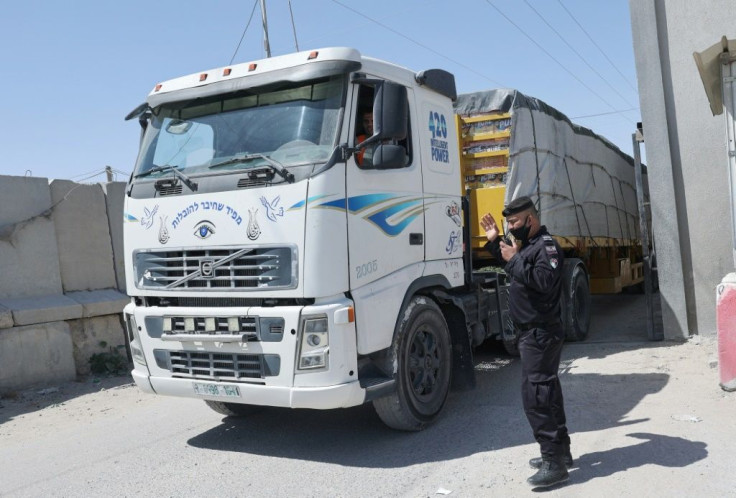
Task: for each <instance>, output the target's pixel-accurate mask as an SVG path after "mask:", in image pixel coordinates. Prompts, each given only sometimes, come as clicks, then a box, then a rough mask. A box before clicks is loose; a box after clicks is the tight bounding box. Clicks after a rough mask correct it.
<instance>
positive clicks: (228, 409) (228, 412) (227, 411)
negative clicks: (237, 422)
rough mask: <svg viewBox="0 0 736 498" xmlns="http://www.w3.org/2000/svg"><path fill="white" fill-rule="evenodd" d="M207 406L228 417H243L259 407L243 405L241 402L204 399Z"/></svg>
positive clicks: (254, 411)
mask: <svg viewBox="0 0 736 498" xmlns="http://www.w3.org/2000/svg"><path fill="white" fill-rule="evenodd" d="M205 403H206V404H207V406H209V407H210V408H212V409H213V410H215V411H216V412H217V413H219V414H220V415H225V416H228V417H245V416H246V415H251V414H253V413H256V412H258V411H259V410H260V409H261V407H260V406H254V405H243V404H241V403H223V402H222V401H210V400H205Z"/></svg>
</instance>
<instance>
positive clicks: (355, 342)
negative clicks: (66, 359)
mask: <svg viewBox="0 0 736 498" xmlns="http://www.w3.org/2000/svg"><path fill="white" fill-rule="evenodd" d="M455 99H456V90H455V81H454V77H453V76H452V75H451V74H450V73H448V72H445V71H442V70H428V71H424V72H420V73H415V72H412V71H410V70H407V69H405V68H401V67H398V66H395V65H393V64H390V63H386V62H381V61H378V60H375V59H372V58H368V57H365V56H362V55H361V54H360V53H359V52H358V51H356V50H354V49H349V48H327V49H321V50H315V51H307V52H299V53H294V54H289V55H284V56H280V57H274V58H269V59H264V60H259V61H255V62H252V63H245V64H238V65H232V66H228V67H223V68H218V69H213V70H210V71H206V72H203V73H197V74H193V75H189V76H184V77H181V78H177V79H173V80H170V81H166V82H163V83H161V84H157V85H156V86H155V88H154V89H153V91H152V92H151V93H150V94H149V96H148V98H147V100H146V102H145V103H144V104H142V105H141V106H139V107H138V108H136V109H135V110H134V111H133V112H131V113H130V114H129V115H128V117H127V118H126V119H133V118H137V119H138V121H139V122H140V124H141V126H142V128H143V131H142V135H141V148H140V153H139V157H138V160H137V164H136V167H135V170H134V172H133V174H132V175H131V178H130V181H129V184H128V186H127V190H126V194H127V195H126V201H125V213H124V217H125V223H124V238H125V264H126V275H127V277H126V278H127V288H128V293H129V294H130V295H131V297H132V302H131V303H130V304H129V305H128V306H127V307H126V308H125V312H124V314H125V319H126V323H127V328H128V339H129V342H130V349H131V355H132V357H133V361H134V370H133V372H132V374H133V378H134V379H135V382H136V384H137V385H138V386H139V387H140V388H141V389H142V390H143V391H146V392H149V393H157V394H162V395H173V396H183V397H190V398H199V399H202V400H204V401H205V402H206V403H207V404H208V405H209V406H210V407H211V408H213V409H214V410H216V411H218V412H219V413H222V414H225V415H231V416H235V415H244V414H246V413H248V412H249V411H250V410H251V409H252V407H253V406H257V405H268V406H280V407H292V408H315V409H331V408H340V407H350V406H355V405H359V404H361V403H365V402H368V401H372V402H373V405H374V407H375V409H376V411H377V413H378V415H379V416H380V418H381V419H382V420H383V421H384V422H385V423H386V424H387V425H388V426H390V427H392V428H396V429H401V430H419V429H422V428H423V427H425V426H426V425H427V424H429V423H431V422H432V421H433V420H434V419H435V418H436V417H437V416H438V415H439V414H440V412H441V410H442V408H443V405H444V404H445V401H446V399H447V395H448V392H449V391H450V389H451V387H462V386H472V385H473V384H474V377H473V360H472V351H473V347H474V346H476V345H478V344H480V343H482V342H483V341H485V340H486V339H488V338H495V339H501V340H505V343H506V344H509V345H511V344H513V339H514V337H513V334H514V332H513V327H511V326H510V323H509V320H508V316H507V303H506V289H507V287H506V285H505V284H504V276H503V275H502V274H498V273H495V272H474V271H473V265H472V262H471V258H472V251H471V248H470V244H467V243H466V241H467V240H469V239H470V235H469V234H470V232H469V225H470V222H469V220H470V217H469V211H470V210H469V209H468V206H467V202H468V201H467V199H468V198H469V197H467V196H465V195H463V194H464V192H463V188H462V181H463V180H462V178H463V174H462V171H461V161H460V154H459V145H458V137H457V133H456V130H455V118H454V111H453V101H454V100H455ZM367 110H373V116H374V134H373V136H371V137H369V138H367V139H366V140H365V141H364V142H363V143H356V137H357V136H358V135H360V134H361V133H362V132H363V130H362V129H361V120H360V117H361V116H362V114H363V113H364V112H365V111H367ZM360 148H363V149H368V150H370V151H371V154H366V156H365V158H366V159H364V161H363V162H362V164H360V165H359V164H358V162H357V161H356V154H355V153H356V151H357V150H359V149H360ZM570 271H571V270H570ZM573 301H574V302H583V304H584V300H583V301H580V299H579V298H577V299H575V300H573ZM577 312H578V311H575V310H574V311H573V314H574V313H577ZM580 313H587V310H582V311H580ZM584 326H585V327H586V331H587V323H585V324H584Z"/></svg>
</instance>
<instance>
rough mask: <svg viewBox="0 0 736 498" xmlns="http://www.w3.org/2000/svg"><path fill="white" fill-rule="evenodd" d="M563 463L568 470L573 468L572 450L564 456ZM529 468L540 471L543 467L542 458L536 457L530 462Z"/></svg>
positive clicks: (568, 450)
mask: <svg viewBox="0 0 736 498" xmlns="http://www.w3.org/2000/svg"><path fill="white" fill-rule="evenodd" d="M562 463H564V464H565V467H567V468H568V469H569V468H570V467H572V453H570V449H569V448H568V449H567V450H566V452H565V454H564V455H563V456H562ZM529 466H530V467H531V468H533V469H538V468H540V467H541V466H542V457H536V458H532V459H531V460H529Z"/></svg>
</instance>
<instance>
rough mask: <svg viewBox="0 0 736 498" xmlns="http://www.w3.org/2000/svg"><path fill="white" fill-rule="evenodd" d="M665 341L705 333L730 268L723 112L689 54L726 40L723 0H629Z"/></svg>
mask: <svg viewBox="0 0 736 498" xmlns="http://www.w3.org/2000/svg"><path fill="white" fill-rule="evenodd" d="M629 7H630V11H631V24H632V34H633V42H634V54H635V58H636V70H637V79H638V84H639V99H640V105H641V114H642V123H643V126H644V140H645V145H646V163H647V166H648V174H649V187H650V196H651V203H652V219H653V221H652V225H653V226H652V228H653V232H654V239H655V244H656V250H657V264H658V266H659V278H660V290H661V293H662V315H663V321H664V326H665V327H664V328H665V334H666V336H667V337H672V338H674V337H686V336H687V335H689V334H694V333H697V334H703V335H714V334H715V333H716V321H715V305H716V303H715V288H716V286H717V285H718V284H719V283H720V281H721V279H722V278H723V276H724V275H726V274H727V273H729V272H732V271H733V259H732V244H731V233H730V231H731V229H730V226H731V224H730V216H731V215H730V201H729V190H728V170H727V156H726V128H725V121H724V118H723V116H717V117H713V116H712V114H711V112H710V107H709V104H708V99H707V97H706V95H705V90H704V89H703V85H702V82H701V80H700V76H699V74H698V70H697V67H696V65H695V61H694V59H693V55H692V54H693V52H700V51H702V50H704V49H706V48H708V47H710V46H711V45H713V44H714V43H716V42H718V41H719V40H720V38H721V36H723V35H726V36H727V37H728V38H736V9H735V8H734V4H733V2H732V1H730V0H701V1H698V2H692V1H689V0H630V2H629Z"/></svg>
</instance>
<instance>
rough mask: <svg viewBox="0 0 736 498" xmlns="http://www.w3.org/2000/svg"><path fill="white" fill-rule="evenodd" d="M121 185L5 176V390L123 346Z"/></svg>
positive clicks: (0, 341)
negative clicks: (87, 183) (93, 355)
mask: <svg viewBox="0 0 736 498" xmlns="http://www.w3.org/2000/svg"><path fill="white" fill-rule="evenodd" d="M108 192H109V194H108V195H106V193H108ZM123 192H124V184H122V183H111V184H106V185H104V186H101V185H81V184H76V183H73V182H70V181H63V180H62V181H59V180H55V181H53V182H52V183H51V184H50V185H49V182H48V180H47V179H45V178H27V177H11V176H0V275H2V278H0V393H2V392H5V391H12V390H18V389H24V388H28V387H33V386H35V385H40V384H46V383H54V382H61V381H65V380H69V379H73V378H75V376H76V375H79V374H85V373H89V358H90V356H91V355H92V354H94V353H100V352H107V351H109V347H111V346H112V347H115V346H118V345H124V344H125V332H124V329H123V323H122V320H121V315H120V313H121V312H122V309H123V307H124V306H125V304H126V303H127V302H128V298H127V296H126V295H125V294H124V290H125V289H124V285H125V277H124V269H123V263H122V262H123V254H122V249H123V248H122V222H123V216H122V212H123V198H124V196H123ZM118 282H120V283H121V284H120V286H119V285H118ZM121 291H122V292H121ZM102 344H105V346H103V345H102Z"/></svg>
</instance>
